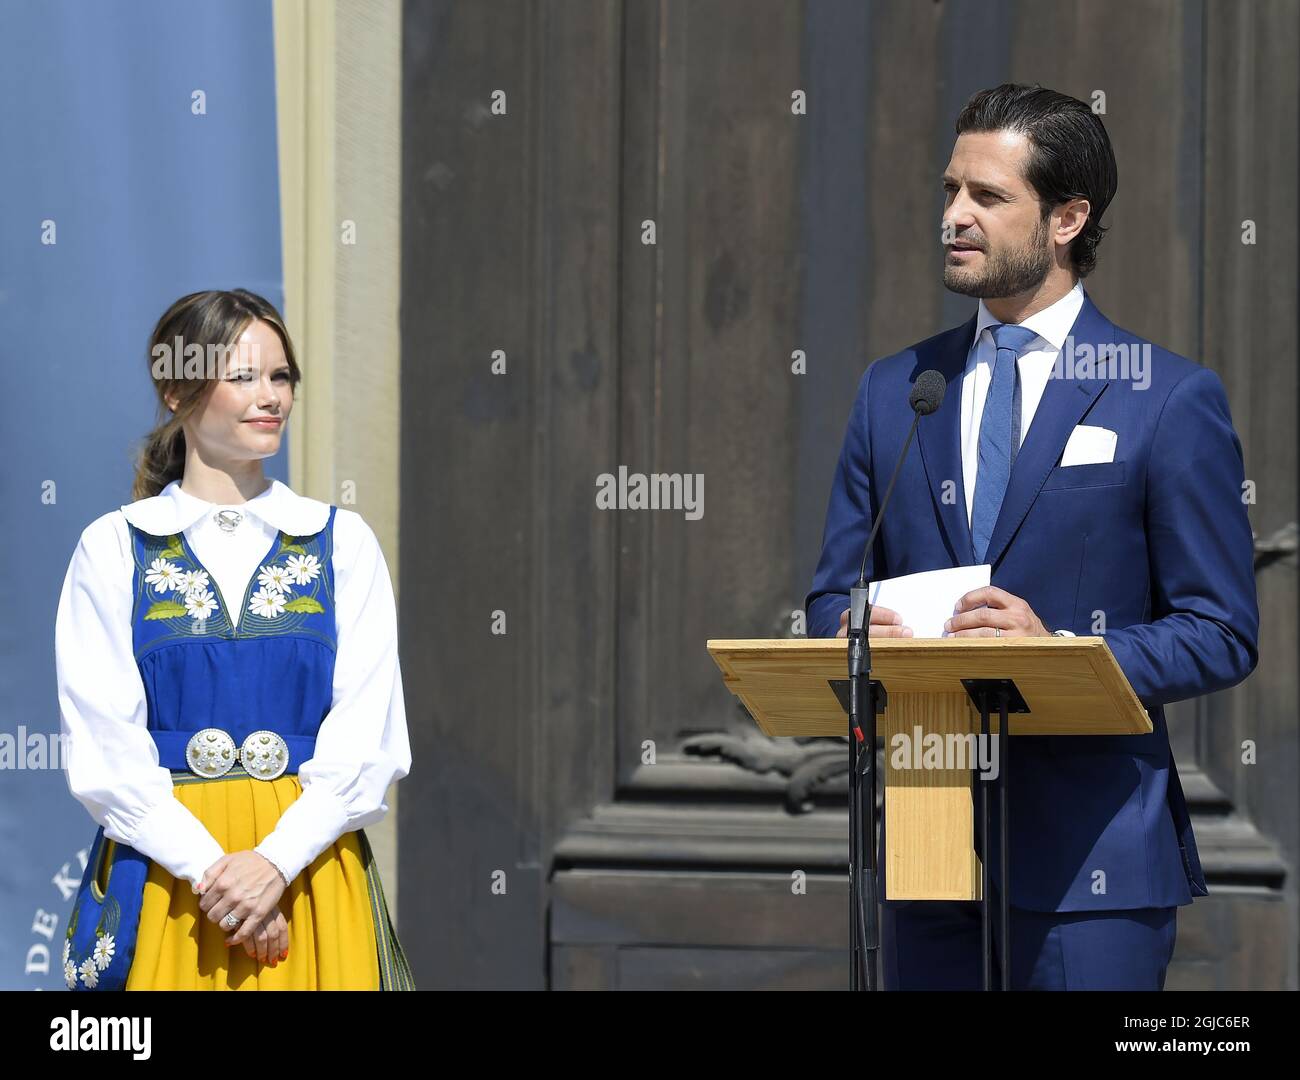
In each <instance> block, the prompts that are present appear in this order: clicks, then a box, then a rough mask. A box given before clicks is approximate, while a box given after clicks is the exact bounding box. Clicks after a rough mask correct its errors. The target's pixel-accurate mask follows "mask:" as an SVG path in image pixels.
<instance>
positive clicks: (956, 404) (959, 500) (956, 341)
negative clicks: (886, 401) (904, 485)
mask: <svg viewBox="0 0 1300 1080" xmlns="http://www.w3.org/2000/svg"><path fill="white" fill-rule="evenodd" d="M975 320H976V316H974V315H972V316H971V317H970V319H969V320H968V321H967V322H966V323H965V324H964V325H962V326H958V327H955V328H954V329H953V330H952V331H951V332H950V333H948V334H946V335H944V337H943V339H942V340H941V341H940V342H939V343H938V348H937V350H936V353H935V354H933V355H931V356H928V357H927V356H920V357H918V358H917V374H918V375H919V374H920V373H921V371H923V370H925V369H926V368H927V367H933V368H935V369H936V370H937V371H939V372H940V374H942V375H943V377H944V379H946V380H947V383H948V386H947V389H945V390H944V394H943V404H941V405H940V406H939V408H938V411H936V412H934V413H932V414H931V415H930V416H923V417H921V422H920V423H919V424H918V425H917V428H916V441H917V445H918V446H919V447H920V449H921V459H922V461H923V463H924V465H925V475H926V478H927V479H928V480H929V482H930V494H931V496H932V497H933V498H934V505H935V507H936V509H937V510H938V513H939V520H940V521H941V522H942V523H943V529H944V532H945V533H946V534H947V538H948V546H949V548H950V549H951V550H952V552H953V553H954V557H955V558H956V560H957V562H956V565H958V566H970V565H971V564H972V563H973V562H974V560H975V557H974V553H973V551H972V550H971V538H970V523H969V522H968V521H967V520H966V483H965V480H964V479H963V476H962V463H961V384H962V376H963V374H964V373H965V370H966V357H967V356H968V355H969V353H970V346H971V342H972V341H973V340H974V338H975ZM952 484H955V485H956V490H955V491H954V490H953V489H952V487H951V486H947V487H945V485H952Z"/></svg>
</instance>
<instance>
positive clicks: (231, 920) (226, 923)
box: [221, 911, 244, 930]
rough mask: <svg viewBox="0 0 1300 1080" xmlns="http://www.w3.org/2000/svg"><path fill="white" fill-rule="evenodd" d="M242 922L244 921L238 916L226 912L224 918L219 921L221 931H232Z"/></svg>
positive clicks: (231, 912)
mask: <svg viewBox="0 0 1300 1080" xmlns="http://www.w3.org/2000/svg"><path fill="white" fill-rule="evenodd" d="M243 921H244V920H243V919H241V918H240V917H239V916H238V915H236V914H235V913H234V912H233V911H228V912H227V913H226V915H225V917H224V918H223V919H222V920H221V929H223V930H234V929H235V928H236V927H238V926H239V925H240V924H241V923H242V922H243Z"/></svg>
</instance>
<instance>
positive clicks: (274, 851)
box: [54, 480, 411, 883]
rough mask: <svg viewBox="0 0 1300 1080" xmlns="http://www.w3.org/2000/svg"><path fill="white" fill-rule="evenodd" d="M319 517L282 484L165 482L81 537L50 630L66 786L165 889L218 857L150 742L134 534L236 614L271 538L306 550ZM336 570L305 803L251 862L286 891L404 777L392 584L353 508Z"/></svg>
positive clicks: (337, 521)
mask: <svg viewBox="0 0 1300 1080" xmlns="http://www.w3.org/2000/svg"><path fill="white" fill-rule="evenodd" d="M221 509H229V510H235V511H238V512H240V513H241V514H243V515H244V516H243V519H242V520H241V521H240V523H239V525H238V526H237V527H236V529H235V530H234V532H233V533H226V532H224V531H223V530H222V529H221V528H220V527H219V526H218V525H217V523H216V521H215V520H214V517H213V515H214V514H215V512H216V511H217V510H221ZM328 518H329V505H328V504H327V503H322V502H319V501H317V500H315V499H308V498H305V497H304V496H300V495H297V494H296V493H294V492H293V491H292V490H291V489H290V488H289V487H287V486H286V485H284V484H282V483H280V481H278V480H273V481H272V482H271V485H270V487H268V488H267V490H266V491H264V492H263V493H262V494H260V495H257V496H255V497H254V498H252V499H250V500H248V501H247V502H244V503H240V504H235V505H223V504H216V503H209V502H206V501H204V500H202V499H199V498H196V497H195V496H193V495H190V494H188V493H186V492H184V491H182V490H181V489H180V483H179V481H173V482H172V483H170V484H168V485H167V487H165V488H164V489H163V490H162V492H161V493H160V494H159V495H157V496H154V497H153V498H150V499H141V500H138V501H136V502H133V503H130V504H128V505H126V506H123V507H121V508H120V509H118V510H113V511H111V512H109V513H107V514H104V515H103V516H102V517H99V518H97V519H96V520H94V521H93V522H91V523H90V524H89V525H88V526H86V528H85V530H84V531H83V532H82V534H81V540H80V542H79V543H78V545H77V549H76V551H75V552H74V553H73V555H72V560H71V562H70V563H69V566H68V572H67V576H66V577H65V578H64V582H63V592H62V595H61V596H60V598H59V610H58V616H57V618H56V621H55V632H54V633H55V668H56V672H57V679H58V692H59V709H60V717H61V727H62V730H63V733H64V735H65V736H66V748H67V754H66V757H65V764H64V767H65V774H66V776H67V780H68V787H69V788H70V790H71V791H72V794H73V795H74V796H75V797H76V798H77V800H78V801H79V802H80V803H81V804H82V805H83V806H84V807H85V808H86V810H87V811H88V812H89V813H90V816H91V817H92V818H93V819H94V820H95V821H96V822H97V823H98V824H100V825H102V826H103V827H104V834H105V835H106V836H107V837H108V838H109V839H111V840H115V841H117V842H118V843H122V844H127V845H129V846H131V847H133V848H135V849H136V850H137V851H139V852H141V853H142V854H144V855H146V856H147V857H149V858H150V859H153V860H154V861H155V862H157V863H158V864H159V865H160V866H162V867H163V868H164V869H166V870H167V871H168V872H169V873H170V874H172V876H174V877H177V878H185V879H186V880H188V881H191V882H194V883H197V882H198V881H199V880H200V879H201V878H202V877H203V873H204V871H205V870H207V868H208V867H209V866H211V865H212V863H214V862H215V861H216V860H217V859H219V858H220V857H221V856H222V855H223V854H225V852H223V851H222V849H221V846H220V845H219V844H218V843H217V841H216V840H215V839H214V838H213V836H212V834H211V833H210V832H208V830H207V828H206V827H205V826H204V825H203V823H202V822H201V821H199V819H198V818H197V817H195V816H194V814H192V813H191V812H190V811H189V810H188V809H187V808H186V807H185V806H184V804H183V803H181V802H180V800H179V799H177V798H176V796H175V794H174V793H173V787H172V780H171V773H170V772H169V771H168V770H167V769H166V768H164V767H162V766H161V765H159V763H158V750H157V747H156V746H155V745H154V742H153V738H152V737H151V736H150V734H149V732H148V730H147V728H146V722H147V720H148V704H147V701H146V698H145V690H144V682H143V680H142V678H141V675H140V669H139V667H138V666H137V664H136V660H135V650H134V646H133V640H132V631H131V608H132V592H131V586H132V580H133V573H134V568H135V560H134V555H133V552H132V548H131V538H130V533H129V530H128V528H127V521H128V520H130V522H131V524H133V525H136V526H137V527H138V528H141V529H144V530H145V531H146V532H149V533H152V534H154V535H158V536H167V535H172V534H174V533H183V534H184V536H185V539H186V540H187V541H188V542H189V545H190V548H191V550H193V552H194V554H195V556H196V557H197V558H198V559H199V561H200V562H201V563H202V564H203V565H204V567H205V568H206V569H207V570H208V571H209V572H210V573H211V576H212V577H213V578H214V579H215V581H216V584H217V586H218V587H219V588H220V590H221V593H222V595H223V596H225V597H239V598H240V599H241V600H242V598H243V596H244V594H245V591H246V589H247V587H248V584H249V581H250V579H251V578H252V577H253V575H254V574H255V573H256V572H257V569H258V566H259V564H260V562H261V561H262V559H263V558H264V557H265V555H266V553H267V551H268V549H269V548H270V546H271V542H272V540H273V539H274V538H275V536H276V532H277V530H279V531H283V532H286V533H289V534H290V535H293V536H308V535H311V534H313V533H315V532H318V531H319V530H320V529H322V528H323V527H324V526H325V524H326V522H327V521H328ZM331 561H332V565H333V568H334V581H335V592H334V597H335V618H336V624H337V633H338V650H337V653H336V658H335V666H334V679H333V696H332V700H331V706H330V711H329V713H328V714H327V715H326V717H325V719H324V720H323V721H322V723H321V726H320V730H319V732H318V733H317V736H316V749H315V753H314V755H313V756H312V758H311V759H310V760H309V761H305V762H303V763H302V765H301V766H300V768H299V770H298V779H299V781H300V782H301V784H302V788H303V790H302V794H301V795H300V796H299V797H298V799H296V800H295V801H294V802H293V803H291V804H290V805H289V806H288V807H286V808H285V810H284V813H283V814H281V816H280V820H279V822H278V823H277V824H276V826H275V828H274V829H273V830H272V831H271V833H270V834H269V835H268V836H267V837H266V838H265V839H264V840H263V841H262V842H261V843H260V844H258V845H257V847H256V849H255V850H256V851H258V852H260V853H261V854H262V855H264V856H265V857H266V858H267V859H269V860H270V861H271V862H272V863H273V864H275V865H276V866H277V867H278V868H279V869H280V871H281V873H282V874H284V876H285V877H286V878H287V879H288V880H290V881H292V880H293V879H294V878H296V877H297V876H298V874H300V873H301V872H302V871H303V869H304V868H305V867H306V866H307V865H309V864H310V863H311V862H312V860H313V859H315V858H316V856H317V855H319V854H320V853H321V852H322V851H323V850H324V849H325V848H326V847H328V846H329V845H330V844H332V843H333V842H334V841H335V840H337V839H338V838H339V836H341V835H342V834H343V833H344V832H348V831H350V830H355V829H359V828H362V827H364V826H366V825H371V824H374V823H375V822H377V821H379V820H380V819H382V818H383V816H384V814H385V813H387V811H388V806H387V804H386V803H385V802H384V798H385V795H386V793H387V790H388V786H389V785H390V784H391V783H392V782H393V781H395V780H398V779H401V778H402V777H403V776H405V775H406V774H407V773H408V772H409V771H410V767H411V750H410V744H409V742H408V738H407V731H406V707H405V702H404V699H403V695H402V673H401V667H400V664H399V662H398V655H397V609H396V604H395V602H394V599H393V587H392V581H391V579H390V577H389V573H388V564H387V563H386V562H385V560H384V555H383V551H382V550H381V549H380V546H379V541H378V540H377V539H376V537H375V534H374V532H373V531H372V530H371V529H370V526H368V525H367V524H366V523H365V521H364V520H363V519H362V518H361V516H360V515H359V514H357V513H355V512H353V511H351V510H345V509H342V508H340V509H339V510H338V511H337V513H336V515H335V518H334V552H333V556H332V560H331ZM251 782H253V783H262V782H263V781H257V780H254V781H251Z"/></svg>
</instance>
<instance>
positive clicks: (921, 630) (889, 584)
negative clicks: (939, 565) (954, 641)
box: [867, 563, 992, 638]
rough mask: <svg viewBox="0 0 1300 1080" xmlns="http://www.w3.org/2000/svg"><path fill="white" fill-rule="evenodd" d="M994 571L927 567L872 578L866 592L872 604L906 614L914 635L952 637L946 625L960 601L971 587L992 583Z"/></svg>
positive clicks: (904, 616)
mask: <svg viewBox="0 0 1300 1080" xmlns="http://www.w3.org/2000/svg"><path fill="white" fill-rule="evenodd" d="M991 572H992V570H991V567H990V566H989V565H988V564H987V563H985V564H984V565H981V566H954V567H951V568H949V569H947V570H924V571H922V572H921V573H919V574H905V575H904V576H903V577H896V578H886V579H885V580H884V581H873V582H872V583H871V590H870V592H868V593H867V596H868V597H869V598H870V600H871V603H872V605H873V606H874V605H876V604H879V605H881V606H882V607H887V608H892V609H893V610H894V611H897V612H898V613H899V614H900V615H902V616H903V625H904V626H910V627H911V628H912V635H913V636H914V637H919V638H923V637H931V638H935V637H949V636H951V635H949V634H948V632H947V631H945V630H944V628H943V624H944V623H946V622H947V621H948V620H949V619H951V618H952V609H953V608H954V607H956V606H957V601H958V600H960V599H961V598H962V597H963V596H965V595H966V594H967V593H968V592H970V591H971V590H972V589H982V588H984V587H985V586H987V585H988V584H989V580H990V577H989V575H990V574H991Z"/></svg>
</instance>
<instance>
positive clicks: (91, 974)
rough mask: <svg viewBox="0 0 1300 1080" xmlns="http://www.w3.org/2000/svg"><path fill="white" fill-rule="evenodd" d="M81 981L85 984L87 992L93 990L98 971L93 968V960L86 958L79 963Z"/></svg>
mask: <svg viewBox="0 0 1300 1080" xmlns="http://www.w3.org/2000/svg"><path fill="white" fill-rule="evenodd" d="M80 970H81V981H82V982H84V983H85V984H86V988H87V989H88V990H93V989H95V984H96V983H98V982H99V971H98V970H97V969H96V967H95V958H94V957H93V956H87V957H86V959H85V960H83V961H82V962H81V969H80Z"/></svg>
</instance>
